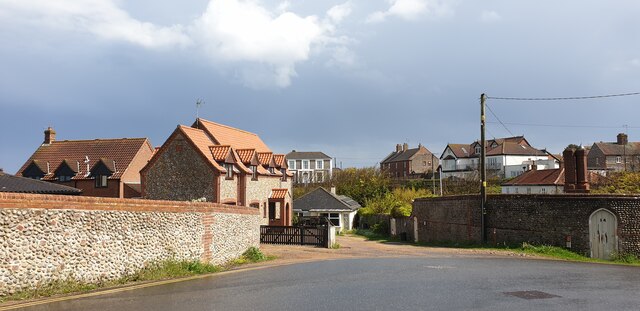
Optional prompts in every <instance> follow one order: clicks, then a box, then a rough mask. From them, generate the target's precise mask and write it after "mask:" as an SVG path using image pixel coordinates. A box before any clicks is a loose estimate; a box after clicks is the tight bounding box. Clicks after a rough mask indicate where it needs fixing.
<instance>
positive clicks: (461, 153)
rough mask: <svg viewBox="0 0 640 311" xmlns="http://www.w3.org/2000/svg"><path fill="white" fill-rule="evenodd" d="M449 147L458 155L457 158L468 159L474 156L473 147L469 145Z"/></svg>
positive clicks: (451, 145) (452, 145)
mask: <svg viewBox="0 0 640 311" xmlns="http://www.w3.org/2000/svg"><path fill="white" fill-rule="evenodd" d="M447 147H449V149H451V152H453V154H455V155H456V158H468V157H470V156H471V155H472V154H473V150H471V146H470V145H467V144H448V145H447Z"/></svg>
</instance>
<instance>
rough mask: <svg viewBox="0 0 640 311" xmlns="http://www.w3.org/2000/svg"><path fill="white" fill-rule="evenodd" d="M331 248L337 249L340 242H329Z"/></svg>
mask: <svg viewBox="0 0 640 311" xmlns="http://www.w3.org/2000/svg"><path fill="white" fill-rule="evenodd" d="M329 248H331V249H339V248H340V243H333V244H331V247H329Z"/></svg>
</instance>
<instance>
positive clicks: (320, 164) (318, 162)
mask: <svg viewBox="0 0 640 311" xmlns="http://www.w3.org/2000/svg"><path fill="white" fill-rule="evenodd" d="M316 169H317V170H323V169H324V161H323V160H316Z"/></svg>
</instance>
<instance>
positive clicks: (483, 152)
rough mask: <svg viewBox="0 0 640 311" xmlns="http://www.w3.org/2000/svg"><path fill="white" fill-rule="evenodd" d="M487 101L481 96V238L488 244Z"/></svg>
mask: <svg viewBox="0 0 640 311" xmlns="http://www.w3.org/2000/svg"><path fill="white" fill-rule="evenodd" d="M485 100H486V96H485V95H484V93H482V94H481V95H480V211H481V214H480V236H481V239H482V243H486V242H487V235H486V230H485V226H486V223H485V218H486V215H487V210H486V205H487V167H486V165H487V163H486V162H487V147H486V141H485V134H484V133H485V121H486V117H485V112H484V106H485V104H484V102H485Z"/></svg>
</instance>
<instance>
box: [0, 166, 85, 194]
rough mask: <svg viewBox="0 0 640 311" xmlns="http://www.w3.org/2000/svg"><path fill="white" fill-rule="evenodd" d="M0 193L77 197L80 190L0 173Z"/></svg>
mask: <svg viewBox="0 0 640 311" xmlns="http://www.w3.org/2000/svg"><path fill="white" fill-rule="evenodd" d="M0 192H16V193H37V194H63V195H79V194H81V193H82V190H80V189H76V188H73V187H68V186H63V185H58V184H54V183H50V182H46V181H42V180H36V179H32V178H26V177H20V176H13V175H9V174H5V173H4V172H2V171H0Z"/></svg>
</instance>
